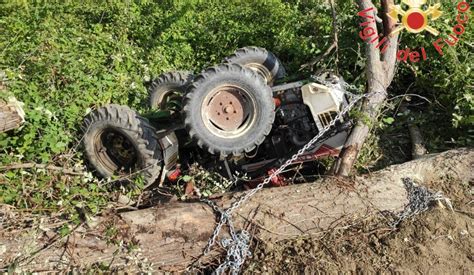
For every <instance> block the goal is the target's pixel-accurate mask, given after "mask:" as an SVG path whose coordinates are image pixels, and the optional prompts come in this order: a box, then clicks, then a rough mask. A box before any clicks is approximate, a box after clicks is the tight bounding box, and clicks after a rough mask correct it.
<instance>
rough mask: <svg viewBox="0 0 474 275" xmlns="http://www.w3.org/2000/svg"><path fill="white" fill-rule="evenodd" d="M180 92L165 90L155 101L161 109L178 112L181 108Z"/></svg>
mask: <svg viewBox="0 0 474 275" xmlns="http://www.w3.org/2000/svg"><path fill="white" fill-rule="evenodd" d="M181 97H182V95H181V92H179V91H176V90H168V91H165V92H164V93H163V94H162V95H161V96H160V97H159V98H158V102H157V106H158V108H160V110H161V111H172V112H179V111H181V109H182V106H181V100H180V99H181Z"/></svg>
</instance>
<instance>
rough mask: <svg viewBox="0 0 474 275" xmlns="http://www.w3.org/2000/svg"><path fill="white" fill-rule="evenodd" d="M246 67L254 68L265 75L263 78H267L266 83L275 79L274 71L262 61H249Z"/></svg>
mask: <svg viewBox="0 0 474 275" xmlns="http://www.w3.org/2000/svg"><path fill="white" fill-rule="evenodd" d="M245 67H247V68H249V69H252V70H253V71H255V72H256V73H257V74H258V75H260V76H261V77H263V79H265V82H266V83H271V82H272V81H273V76H272V73H271V72H270V71H269V70H268V68H267V67H265V66H264V65H262V64H260V63H249V64H246V65H245Z"/></svg>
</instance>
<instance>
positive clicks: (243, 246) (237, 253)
mask: <svg viewBox="0 0 474 275" xmlns="http://www.w3.org/2000/svg"><path fill="white" fill-rule="evenodd" d="M314 79H315V80H317V81H318V82H321V83H322V84H324V85H327V86H329V87H330V88H333V89H338V90H341V91H342V92H344V94H346V95H348V96H349V97H350V100H349V103H348V104H347V105H345V106H344V107H343V109H342V110H341V112H340V113H339V114H337V115H336V117H335V118H334V119H333V120H331V122H330V123H329V124H327V125H326V126H325V127H324V128H323V129H322V130H321V131H320V132H319V133H318V134H317V135H316V136H314V137H313V138H312V139H311V140H310V141H309V142H308V143H306V145H304V146H303V147H302V148H301V149H300V150H298V152H297V153H296V154H294V155H293V156H292V157H291V158H289V159H288V160H287V161H286V162H285V163H283V165H281V166H280V167H279V168H278V169H277V170H275V171H274V172H273V173H272V174H271V175H269V176H268V177H266V178H265V180H264V181H263V182H261V183H260V184H258V185H257V187H255V188H254V189H252V190H250V191H248V192H247V193H246V194H245V195H243V196H241V197H240V198H239V199H238V200H237V201H236V202H234V203H232V204H231V206H230V207H229V208H227V209H226V210H222V209H220V208H219V207H218V206H217V205H216V204H215V203H214V202H213V201H210V200H208V199H201V201H202V202H204V203H207V204H208V205H210V206H211V207H212V209H213V210H214V211H215V212H216V213H219V215H220V218H219V222H218V223H217V225H216V227H215V228H214V231H213V233H212V235H211V237H210V238H209V240H208V242H207V245H206V248H205V249H204V252H203V255H202V256H205V255H207V254H208V253H209V252H210V251H211V249H212V247H213V245H214V244H215V243H216V241H217V238H218V236H219V233H220V231H221V229H222V227H223V226H224V225H225V224H227V226H228V228H229V233H230V238H225V239H223V240H222V241H221V245H222V247H223V248H225V249H226V250H227V255H226V259H225V261H224V262H223V263H222V264H221V265H220V266H219V267H218V268H217V269H216V270H215V272H214V273H215V274H223V273H224V272H225V270H226V269H227V268H229V269H230V271H231V273H232V274H238V272H239V271H240V268H241V267H242V265H243V263H244V261H245V258H246V257H247V256H250V255H251V253H250V252H249V245H250V244H249V242H250V234H249V233H248V232H247V231H246V230H241V231H240V232H236V231H235V228H234V225H233V223H232V219H231V216H232V213H233V212H234V211H235V210H236V209H237V208H239V207H240V206H241V205H242V204H243V203H244V202H246V201H247V200H248V199H250V197H252V196H253V195H255V193H257V192H258V191H260V190H261V189H262V188H263V187H264V186H265V185H267V184H268V183H269V182H270V181H271V180H272V178H274V177H276V176H278V175H279V174H280V173H281V172H283V171H284V170H285V169H286V168H287V167H288V166H290V165H291V164H292V163H294V162H295V161H296V160H297V159H298V158H299V157H300V156H301V155H303V154H304V153H305V152H306V151H307V150H308V149H310V148H311V147H313V145H314V144H315V143H316V142H317V141H319V140H320V139H321V137H323V136H324V135H325V134H326V133H327V132H328V131H329V130H330V129H331V128H332V127H334V126H335V125H336V123H337V122H338V121H341V120H342V118H343V117H344V116H345V115H346V114H347V113H348V112H349V111H350V110H351V109H352V108H353V107H354V105H355V104H356V103H357V102H358V101H359V100H361V99H362V98H365V97H368V96H369V94H362V95H356V94H353V93H351V92H349V91H347V90H346V89H351V90H357V88H355V87H354V86H351V85H349V84H347V83H346V82H344V81H343V80H342V79H338V80H337V83H334V81H332V82H331V81H326V80H325V79H323V78H321V77H315V78H314ZM197 263H199V261H197ZM194 265H195V264H193V265H192V266H194ZM192 266H191V267H192Z"/></svg>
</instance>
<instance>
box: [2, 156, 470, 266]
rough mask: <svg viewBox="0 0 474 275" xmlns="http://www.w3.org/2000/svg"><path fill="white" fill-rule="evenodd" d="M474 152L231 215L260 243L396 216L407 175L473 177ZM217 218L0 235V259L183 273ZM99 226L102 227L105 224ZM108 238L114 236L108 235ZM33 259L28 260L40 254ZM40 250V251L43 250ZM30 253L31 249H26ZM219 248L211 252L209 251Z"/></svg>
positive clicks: (303, 191) (180, 210) (194, 213)
mask: <svg viewBox="0 0 474 275" xmlns="http://www.w3.org/2000/svg"><path fill="white" fill-rule="evenodd" d="M473 160H474V150H473V149H459V150H451V151H447V152H444V153H441V154H437V155H428V156H426V157H423V158H421V159H418V160H414V161H411V162H407V163H404V164H400V165H394V166H391V167H388V168H386V169H384V170H381V171H379V172H375V173H372V174H370V175H368V176H363V177H356V178H355V179H354V180H352V181H347V180H341V179H338V178H332V177H330V178H326V179H322V180H319V181H317V182H315V183H309V184H300V185H292V186H288V187H280V188H266V189H263V190H261V191H259V192H258V193H256V194H255V196H254V197H252V198H251V199H250V200H249V201H248V202H247V203H245V204H244V205H243V206H242V207H241V208H240V209H238V210H237V211H236V212H235V214H234V216H233V219H234V223H235V225H236V227H237V228H247V229H249V230H250V231H251V232H253V233H254V236H255V237H256V238H258V239H259V240H261V241H263V242H275V241H278V240H283V239H291V238H297V237H300V236H309V235H317V234H321V233H324V232H327V231H328V230H332V229H334V228H339V227H342V226H347V225H348V224H350V223H348V222H351V221H352V222H353V221H356V220H357V219H360V218H363V217H369V216H375V215H380V213H393V214H396V213H399V212H400V211H402V210H403V209H404V207H405V205H406V204H407V203H408V198H407V192H406V189H405V186H404V184H403V183H402V179H403V178H405V177H410V178H412V179H414V180H415V181H417V182H419V183H427V182H434V181H440V180H442V179H444V178H446V177H448V178H449V179H452V180H463V181H471V180H472V179H473V178H474V174H473V171H474V170H473V169H472V168H473ZM240 195H242V193H232V194H227V195H225V196H223V197H222V198H220V199H219V200H216V203H218V204H219V205H220V206H223V207H227V206H229V205H230V203H231V202H233V201H235V198H236V197H238V196H240ZM215 221H216V215H215V213H214V212H213V211H212V209H211V208H210V207H209V206H207V205H206V204H203V203H199V202H192V203H170V204H166V205H164V206H161V207H153V208H149V209H143V210H138V211H133V212H126V213H122V214H118V215H117V216H115V219H114V220H113V221H112V222H111V220H110V219H105V218H104V219H103V220H101V221H99V223H100V225H99V226H97V227H95V229H88V230H77V231H76V232H74V233H73V234H71V235H69V236H68V237H67V238H62V239H59V240H57V241H55V242H54V243H53V244H52V245H51V244H50V245H49V246H48V247H46V248H45V247H44V245H45V243H47V242H46V238H45V237H44V234H43V233H39V232H38V231H35V232H28V234H26V235H18V236H14V238H12V239H6V237H5V236H6V235H3V236H2V234H0V243H1V244H2V245H3V247H4V248H6V249H3V253H2V252H1V249H0V259H2V261H1V262H0V263H1V264H2V265H6V266H7V265H8V264H12V262H13V261H15V260H16V263H17V264H16V266H17V270H21V271H45V270H58V269H70V268H72V267H85V266H86V267H90V266H93V265H95V266H97V264H98V263H101V264H102V266H103V265H105V266H108V267H109V268H124V269H126V270H129V271H138V270H141V271H150V269H149V268H150V266H151V265H149V264H150V263H152V266H151V268H152V269H153V270H155V271H156V270H166V271H181V270H184V269H185V268H186V267H187V266H189V264H190V263H192V262H193V261H194V260H195V259H196V258H197V257H199V256H200V254H201V253H202V251H203V248H204V247H205V244H206V242H207V240H208V239H209V237H210V236H211V233H212V230H213V228H214V226H215ZM111 225H113V226H114V227H115V228H117V231H118V232H119V235H120V239H121V240H122V241H123V242H124V243H125V244H131V243H134V244H136V245H137V246H138V248H139V249H138V250H135V252H133V253H130V252H127V251H126V249H123V246H120V245H117V244H108V242H107V240H106V239H107V238H104V235H105V234H104V233H103V232H104V231H105V230H104V228H107V227H108V228H110V226H111ZM100 228H102V230H101V229H100ZM109 241H110V240H109ZM35 249H37V251H39V252H37V253H36V254H34V255H35V256H34V258H31V257H29V255H31V251H35ZM38 249H39V250H38ZM28 253H30V254H28ZM217 253H219V250H215V251H213V253H212V255H216V254H217Z"/></svg>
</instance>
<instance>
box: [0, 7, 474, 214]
mask: <svg viewBox="0 0 474 275" xmlns="http://www.w3.org/2000/svg"><path fill="white" fill-rule="evenodd" d="M321 2H324V1H320V0H313V1H311V0H301V1H296V0H291V1H277V0H270V1H264V0H259V1H230V2H229V1H196V0H188V1H159V4H157V3H156V2H154V1H148V0H143V1H123V2H120V1H106V2H105V1H104V2H103V3H100V4H98V3H96V2H95V1H84V2H79V1H65V3H63V1H57V2H56V1H34V2H33V1H31V2H28V1H18V2H14V1H13V2H9V3H3V4H2V6H1V8H0V26H1V27H0V29H1V34H0V49H1V50H0V51H1V55H0V72H1V73H0V78H2V79H0V81H1V84H2V86H5V87H6V89H5V90H4V91H2V96H5V95H7V94H13V95H15V96H16V97H17V98H18V99H19V100H21V101H23V102H24V103H25V111H26V116H27V122H26V123H25V124H24V126H23V127H21V128H20V129H18V130H15V131H14V132H10V133H3V134H0V165H2V166H5V165H9V164H12V163H21V162H35V163H44V164H54V165H56V166H60V167H66V168H74V167H81V166H83V165H84V163H83V157H82V154H81V149H80V147H79V144H80V139H81V133H80V131H79V125H80V123H81V121H82V119H83V117H84V116H85V115H86V113H87V112H89V111H90V110H91V109H92V108H95V107H97V106H101V105H104V104H107V103H112V102H113V103H118V104H126V105H129V106H131V107H132V108H134V109H136V110H138V111H139V112H143V113H144V112H147V111H148V110H147V107H146V102H147V101H146V98H147V87H148V86H147V85H148V83H149V81H150V80H151V79H152V78H153V77H154V76H156V75H158V74H159V73H162V72H165V71H169V70H173V69H185V70H194V71H200V70H202V69H203V68H205V67H206V66H208V65H212V64H215V63H219V62H220V61H221V60H222V58H223V57H225V56H226V55H228V54H230V53H231V52H233V51H234V50H235V49H236V48H238V47H243V46H248V45H256V46H261V47H265V48H267V49H269V50H271V51H273V52H274V53H275V54H276V55H277V56H279V58H280V59H281V60H282V61H283V63H284V64H285V65H286V67H287V70H288V71H289V72H290V73H292V74H293V76H296V77H298V76H304V75H308V74H309V73H310V72H309V71H302V72H299V71H298V69H299V68H300V65H302V64H303V63H306V62H308V61H310V60H312V59H314V58H315V57H316V56H318V55H319V54H321V53H323V52H324V51H325V50H326V49H327V48H328V47H329V45H330V44H331V43H332V36H331V35H332V34H331V31H332V22H331V20H332V19H331V12H330V8H329V7H328V6H327V5H325V4H322V3H321ZM338 2H339V3H337V4H338V8H337V9H338V14H339V15H338V25H339V28H340V33H339V35H340V38H339V40H340V44H339V52H338V56H339V58H336V55H335V54H332V55H330V56H328V57H327V58H325V59H323V60H322V61H321V62H320V63H319V64H317V65H316V66H315V68H314V69H320V68H326V69H333V70H336V69H337V70H338V72H339V73H341V74H342V75H343V76H344V77H345V79H346V80H347V81H348V82H352V83H354V84H356V85H358V86H359V87H362V86H363V84H364V78H365V75H364V73H363V70H364V67H365V65H364V61H365V59H364V48H363V44H362V42H361V40H360V38H359V37H358V31H359V26H358V22H357V21H356V18H357V16H356V13H357V7H356V6H355V5H354V4H353V3H352V2H353V1H342V0H341V1H338ZM446 2H449V3H447V4H446V6H448V4H450V3H451V2H450V1H446ZM453 12H454V11H451V12H448V11H447V13H446V14H447V15H446V17H443V18H446V20H444V21H443V20H440V21H439V22H437V23H436V27H438V28H440V29H442V30H446V33H448V32H449V31H450V29H451V28H452V26H453V25H454V18H455V17H454V16H451V15H453ZM448 14H449V15H450V16H448ZM472 25H473V24H472V21H471V22H470V23H469V26H468V27H466V33H465V34H464V35H463V37H462V40H461V41H460V42H459V44H458V45H457V46H456V47H455V48H451V49H447V51H446V55H445V56H444V57H442V58H441V57H438V56H437V55H435V54H434V52H433V49H432V47H431V46H430V45H429V43H430V42H429V41H431V40H433V37H430V36H429V35H426V36H425V37H424V36H414V35H411V34H404V35H403V43H402V46H401V48H404V47H405V45H407V46H410V47H412V48H413V47H417V45H418V47H419V46H420V45H424V46H425V47H427V49H429V52H428V55H429V56H430V59H429V60H428V61H425V62H422V63H418V64H414V65H406V64H400V66H399V70H398V75H397V77H396V80H395V82H394V84H393V85H392V89H391V90H390V94H391V97H396V96H397V95H400V94H404V93H405V92H406V91H407V90H408V88H410V89H409V91H408V93H416V94H420V95H422V96H424V97H426V98H428V99H429V100H430V101H431V103H427V102H425V101H424V100H420V99H419V98H417V97H412V102H414V103H416V105H415V107H414V108H413V110H414V112H412V113H414V117H415V119H416V121H417V122H419V124H420V126H421V129H422V131H423V133H424V134H425V135H426V140H427V141H428V144H427V145H428V149H429V150H430V151H431V152H434V151H439V150H443V149H446V148H449V147H452V146H465V145H472V139H471V137H470V136H469V135H470V134H472V132H469V131H468V129H469V128H470V127H471V126H472V124H473V115H472V110H473V106H474V103H473V96H472V87H473V86H472V85H473V84H472V71H471V68H472V65H473V64H472V60H473V58H472V44H470V43H472ZM356 41H357V43H356ZM415 76H416V77H415ZM400 99H401V98H400V97H399V98H396V99H393V100H391V101H390V102H389V106H388V107H389V108H387V109H386V112H385V113H384V118H383V119H381V124H380V125H376V126H377V127H374V133H375V135H373V137H372V139H371V141H370V142H369V143H368V144H367V146H366V149H365V152H364V154H363V155H362V156H361V158H360V161H359V166H358V167H359V168H361V169H368V166H370V167H374V166H377V165H375V164H374V163H375V162H376V161H375V160H378V159H379V158H380V156H382V155H383V156H385V158H387V156H388V157H389V159H386V162H384V164H389V163H393V162H397V161H404V160H406V158H407V154H402V155H401V156H400V157H399V158H395V157H394V158H390V156H392V155H396V154H399V152H400V150H399V148H400V147H402V148H403V150H402V151H404V152H407V151H409V149H408V150H407V149H405V148H408V140H407V139H406V138H402V139H397V138H394V139H389V140H388V141H387V139H386V138H384V137H387V136H389V137H390V136H391V135H393V134H394V133H401V132H403V133H406V128H405V126H404V124H403V119H401V118H402V117H403V116H398V115H396V110H398V108H397V106H398V104H399V102H400ZM392 137H393V136H392ZM382 143H383V144H382ZM392 153H393V154H392ZM183 181H186V180H183ZM139 186H141V185H140V184H139V183H138V184H136V185H133V186H116V184H113V183H107V182H105V181H101V180H98V179H96V178H95V177H94V176H93V175H92V174H90V173H88V174H86V175H85V176H81V177H79V176H71V175H64V174H60V173H53V172H51V171H47V170H41V169H30V170H9V171H7V172H5V173H4V174H2V175H0V194H1V196H0V203H7V204H11V205H14V206H15V207H19V208H25V209H27V210H28V211H33V212H47V213H53V212H54V213H59V214H64V215H65V218H67V219H71V220H73V221H76V222H78V221H79V220H80V217H81V215H82V214H83V213H84V212H85V213H88V214H92V215H94V214H96V213H98V212H99V211H100V210H101V209H102V208H103V207H105V206H106V205H107V203H108V202H110V201H112V200H113V198H115V197H116V195H117V193H123V194H126V195H129V196H136V195H137V194H139V193H140V187H139ZM78 209H79V210H78ZM81 213H82V214H81Z"/></svg>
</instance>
